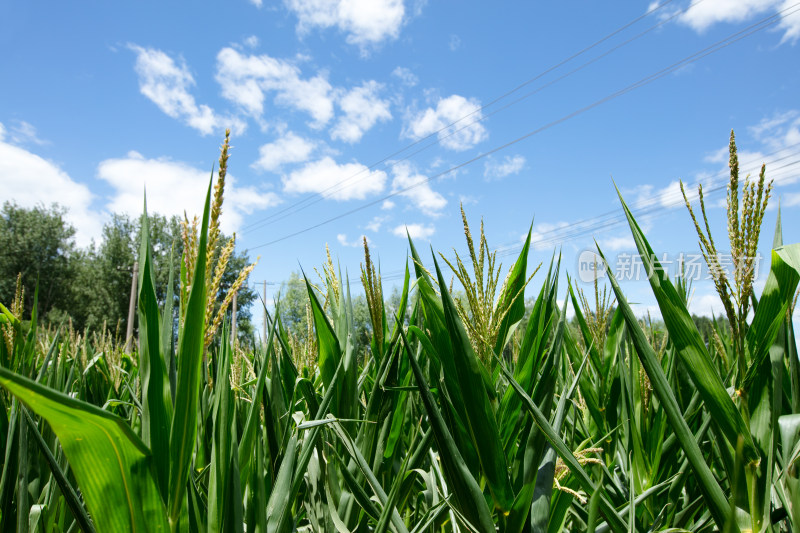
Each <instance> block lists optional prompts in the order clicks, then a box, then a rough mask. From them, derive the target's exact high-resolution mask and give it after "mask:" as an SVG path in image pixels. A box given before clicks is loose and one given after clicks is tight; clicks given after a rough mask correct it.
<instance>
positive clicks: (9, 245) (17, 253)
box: [0, 202, 76, 316]
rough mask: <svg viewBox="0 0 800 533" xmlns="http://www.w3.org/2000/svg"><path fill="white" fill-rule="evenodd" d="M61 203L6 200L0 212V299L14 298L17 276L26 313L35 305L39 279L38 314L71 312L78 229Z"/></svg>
mask: <svg viewBox="0 0 800 533" xmlns="http://www.w3.org/2000/svg"><path fill="white" fill-rule="evenodd" d="M66 212H67V210H66V209H65V208H63V207H60V206H58V205H53V206H51V207H49V208H46V207H44V206H37V207H34V208H32V209H26V208H23V207H19V206H18V205H17V204H16V203H13V202H5V203H4V204H3V208H2V211H0V301H1V302H4V303H6V304H8V303H9V302H11V300H12V299H13V298H14V290H15V286H16V280H17V275H18V274H19V275H21V276H22V286H23V287H24V288H25V315H26V316H29V314H30V312H31V309H32V307H33V296H34V291H35V289H36V285H37V282H38V285H39V313H40V314H41V315H45V314H46V313H48V312H49V311H51V310H52V309H54V308H58V309H61V310H63V311H67V312H68V311H69V309H68V307H69V306H70V303H71V302H70V290H71V287H72V285H73V281H74V278H75V272H74V269H73V268H72V264H71V262H70V260H71V259H72V257H73V255H74V254H75V251H76V246H75V238H74V237H75V228H74V227H73V226H72V225H71V224H69V223H68V222H67V221H66V220H65V218H64V216H65V214H66Z"/></svg>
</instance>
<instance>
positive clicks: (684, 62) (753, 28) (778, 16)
mask: <svg viewBox="0 0 800 533" xmlns="http://www.w3.org/2000/svg"><path fill="white" fill-rule="evenodd" d="M798 6H800V2H799V3H795V4H793V5H791V6H789V7H787V8H785V9H783V10H781V11H779V12H777V13H775V14H773V15H770V16H768V17H765V18H763V19H761V20H759V21H757V22H755V23H753V24H751V25H749V26H747V27H745V28H743V29H741V30H739V31H737V32H734V33H733V34H731V35H729V36H727V37H725V38H723V39H721V40H719V41H717V42H715V43H714V44H712V45H710V46H707V47H705V48H703V49H701V50H700V51H698V52H695V53H694V54H691V55H689V56H687V57H685V58H683V59H681V60H680V61H677V62H675V63H673V64H671V65H669V66H668V67H665V68H662V69H661V70H659V71H656V72H655V73H653V74H650V75H648V76H645V77H644V78H641V79H640V80H638V81H636V82H634V83H632V84H629V85H627V86H626V87H624V88H622V89H619V90H617V91H615V92H613V93H611V94H609V95H607V96H605V97H603V98H601V99H599V100H596V101H594V102H592V103H591V104H588V105H586V106H584V107H582V108H580V109H578V110H576V111H573V112H571V113H569V114H567V115H564V116H562V117H560V118H559V119H556V120H553V121H551V122H548V123H547V124H545V125H543V126H540V127H539V128H536V129H534V130H532V131H530V132H528V133H526V134H524V135H522V136H520V137H517V138H516V139H514V140H511V141H509V142H506V143H504V144H502V145H500V146H497V147H495V148H493V149H491V150H489V151H486V152H483V153H481V154H478V155H476V156H474V157H472V158H470V159H467V160H465V161H462V162H461V163H459V164H457V165H454V166H452V167H450V168H448V169H447V170H444V171H442V172H439V173H437V174H434V175H432V176H429V177H427V178H425V179H423V180H420V181H418V182H416V183H414V184H412V185H409V186H407V187H404V188H402V189H398V190H396V191H393V192H391V193H388V194H386V195H384V196H382V197H379V198H377V199H374V200H371V201H369V202H366V203H364V204H362V205H360V206H358V207H355V208H352V209H350V210H347V211H345V212H343V213H340V214H338V215H335V216H333V217H329V218H327V219H325V220H323V221H321V222H318V223H316V224H313V225H311V226H307V227H305V228H303V229H301V230H298V231H294V232H291V233H289V234H287V235H284V236H282V237H279V238H277V239H273V240H271V241H268V242H265V243H262V244H259V245H256V246H251V247H249V249H250V250H255V249H259V248H263V247H266V246H270V245H273V244H276V243H278V242H282V241H285V240H288V239H291V238H293V237H296V236H299V235H302V234H304V233H307V232H309V231H312V230H314V229H317V228H319V227H321V226H324V225H327V224H329V223H331V222H335V221H337V220H340V219H342V218H345V217H347V216H350V215H352V214H354V213H357V212H360V211H363V210H364V209H368V208H369V207H372V206H374V205H377V204H379V203H382V202H383V201H385V200H388V199H390V198H393V197H396V196H398V195H401V194H403V193H405V192H408V191H410V190H412V189H414V188H417V187H420V186H422V185H424V184H426V183H429V182H431V181H433V180H435V179H437V178H440V177H442V176H445V175H447V174H451V173H452V172H455V171H456V170H458V169H460V168H463V167H465V166H467V165H470V164H472V163H474V162H476V161H478V160H481V159H484V158H486V157H488V156H490V155H492V154H495V153H497V152H499V151H501V150H504V149H506V148H508V147H510V146H513V145H515V144H517V143H519V142H521V141H523V140H526V139H528V138H530V137H532V136H534V135H537V134H539V133H541V132H543V131H545V130H548V129H550V128H552V127H554V126H556V125H559V124H561V123H563V122H566V121H567V120H570V119H572V118H575V117H576V116H579V115H581V114H583V113H585V112H587V111H589V110H591V109H594V108H595V107H598V106H600V105H602V104H604V103H606V102H609V101H611V100H614V99H616V98H618V97H620V96H623V95H625V94H627V93H629V92H631V91H633V90H635V89H638V88H641V87H644V86H646V85H648V84H650V83H652V82H654V81H656V80H658V79H661V78H663V77H664V76H666V75H668V74H671V73H672V72H675V71H676V70H678V69H680V68H684V67H686V66H688V65H690V64H692V63H695V62H697V61H699V60H700V59H703V58H704V57H707V56H708V55H710V54H712V53H715V52H718V51H719V50H722V49H724V48H726V47H728V46H730V45H731V44H734V43H736V42H738V41H740V40H742V39H744V38H746V37H749V36H750V35H753V34H755V33H757V32H759V31H762V30H764V29H766V28H768V27H770V26H772V25H774V24H776V23H777V22H778V21H780V20H782V19H783V18H784V17H786V16H788V15H791V14H793V13H795V12H797V11H800V10H798V9H797V7H798Z"/></svg>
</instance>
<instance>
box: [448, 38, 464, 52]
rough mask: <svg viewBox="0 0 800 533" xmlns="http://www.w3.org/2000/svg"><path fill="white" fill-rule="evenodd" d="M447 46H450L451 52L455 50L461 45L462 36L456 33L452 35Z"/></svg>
mask: <svg viewBox="0 0 800 533" xmlns="http://www.w3.org/2000/svg"><path fill="white" fill-rule="evenodd" d="M447 47H448V48H450V51H451V52H455V51H456V50H458V49H459V48H460V47H461V37H459V36H458V35H456V34H452V35H450V40H449V41H447Z"/></svg>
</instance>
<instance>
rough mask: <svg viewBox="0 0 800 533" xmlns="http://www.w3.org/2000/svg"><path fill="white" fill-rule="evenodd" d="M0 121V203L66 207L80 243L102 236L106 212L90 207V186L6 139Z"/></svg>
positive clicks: (67, 216) (76, 239)
mask: <svg viewBox="0 0 800 533" xmlns="http://www.w3.org/2000/svg"><path fill="white" fill-rule="evenodd" d="M3 131H4V128H3V126H2V124H0V203H3V202H6V201H12V202H16V203H17V205H19V206H20V207H26V208H31V207H35V206H37V205H45V206H49V205H50V204H52V203H58V204H60V205H61V206H63V207H67V208H68V209H69V211H68V212H67V214H66V217H65V218H66V220H67V221H68V222H69V223H70V224H72V225H73V226H74V227H75V230H76V235H75V241H76V243H77V244H78V245H79V246H86V245H88V244H89V243H90V242H91V240H92V239H93V238H94V239H99V237H100V234H101V230H102V223H103V215H102V214H101V213H98V212H97V211H96V210H93V209H91V203H92V200H93V195H92V193H91V191H90V190H89V187H87V186H86V185H84V184H82V183H78V182H76V181H75V180H73V179H72V178H71V177H70V176H69V175H68V174H67V173H66V172H64V171H63V170H61V169H60V168H59V167H58V166H57V165H56V164H54V163H52V162H50V161H47V160H46V159H44V158H42V157H40V156H38V155H36V154H34V153H32V152H29V151H27V150H25V149H23V148H20V147H18V146H13V145H11V144H9V143H7V142H3V139H4V134H3Z"/></svg>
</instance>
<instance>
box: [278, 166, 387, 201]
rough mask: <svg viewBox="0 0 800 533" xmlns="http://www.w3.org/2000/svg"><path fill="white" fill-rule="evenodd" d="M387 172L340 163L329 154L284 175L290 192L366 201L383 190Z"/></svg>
mask: <svg viewBox="0 0 800 533" xmlns="http://www.w3.org/2000/svg"><path fill="white" fill-rule="evenodd" d="M385 185H386V173H385V172H383V171H382V170H370V169H369V168H368V167H366V166H365V165H362V164H361V163H343V164H338V163H336V161H334V160H333V159H332V158H330V157H324V158H322V159H320V160H318V161H314V162H312V163H308V164H307V165H306V166H304V167H303V168H301V169H299V170H296V171H294V172H292V173H291V174H289V175H288V176H284V177H283V190H284V191H285V192H287V193H309V192H310V193H321V194H324V195H325V197H326V198H332V199H334V200H363V199H364V198H366V197H367V196H370V195H372V194H377V193H379V192H381V191H382V190H383V188H384V186H385Z"/></svg>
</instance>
